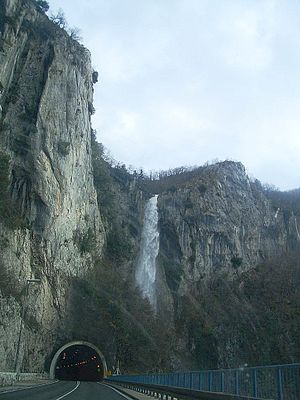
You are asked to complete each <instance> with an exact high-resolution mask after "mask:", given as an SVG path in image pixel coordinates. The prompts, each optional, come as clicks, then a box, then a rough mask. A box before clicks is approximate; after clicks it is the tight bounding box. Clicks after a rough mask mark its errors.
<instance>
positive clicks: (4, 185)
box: [0, 151, 23, 229]
mask: <svg viewBox="0 0 300 400" xmlns="http://www.w3.org/2000/svg"><path fill="white" fill-rule="evenodd" d="M9 188H10V181H9V157H8V156H7V155H6V154H4V153H3V152H1V151H0V220H1V222H3V223H4V224H5V225H6V226H7V227H8V228H10V229H16V228H19V227H22V226H23V220H22V218H21V216H20V214H19V213H18V211H17V209H16V207H15V206H14V204H13V203H12V200H11V196H10V193H9Z"/></svg>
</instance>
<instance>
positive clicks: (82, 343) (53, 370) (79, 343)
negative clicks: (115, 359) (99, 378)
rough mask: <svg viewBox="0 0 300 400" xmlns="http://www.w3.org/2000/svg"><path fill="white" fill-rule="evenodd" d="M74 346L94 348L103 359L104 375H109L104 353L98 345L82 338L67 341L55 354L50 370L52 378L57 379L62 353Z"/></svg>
mask: <svg viewBox="0 0 300 400" xmlns="http://www.w3.org/2000/svg"><path fill="white" fill-rule="evenodd" d="M74 346H84V347H87V348H90V349H92V350H93V351H94V352H95V353H96V354H97V355H98V357H99V359H100V360H101V366H102V370H103V377H105V376H106V375H107V364H106V360H105V357H104V355H103V354H102V352H101V351H100V350H99V348H98V347H97V346H95V345H94V344H92V343H89V342H85V341H82V340H76V341H73V342H69V343H66V344H65V345H63V346H62V347H60V348H59V349H58V350H57V352H56V353H55V354H54V357H53V359H52V361H51V365H50V371H49V375H50V379H55V378H56V367H57V363H58V361H59V359H60V356H61V354H62V353H63V352H64V351H66V350H68V348H70V347H74Z"/></svg>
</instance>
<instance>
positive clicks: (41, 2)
mask: <svg viewBox="0 0 300 400" xmlns="http://www.w3.org/2000/svg"><path fill="white" fill-rule="evenodd" d="M35 4H36V5H37V6H38V8H39V10H40V11H42V12H44V13H46V12H47V11H48V10H49V3H48V1H46V0H35Z"/></svg>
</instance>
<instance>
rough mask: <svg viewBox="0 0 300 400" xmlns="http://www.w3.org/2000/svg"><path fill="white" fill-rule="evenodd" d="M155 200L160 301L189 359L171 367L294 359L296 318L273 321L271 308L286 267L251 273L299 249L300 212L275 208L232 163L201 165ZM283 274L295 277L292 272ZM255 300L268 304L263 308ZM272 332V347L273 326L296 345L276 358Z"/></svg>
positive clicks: (274, 306)
mask: <svg viewBox="0 0 300 400" xmlns="http://www.w3.org/2000/svg"><path fill="white" fill-rule="evenodd" d="M158 204H159V215H160V220H159V225H160V254H159V265H160V270H161V281H160V282H158V285H159V286H160V287H162V288H163V290H162V291H161V294H160V297H161V303H162V307H163V308H165V310H167V311H169V312H171V314H173V318H174V320H175V324H176V326H177V334H178V344H177V351H178V352H181V353H182V354H185V355H186V364H182V362H184V361H183V360H184V358H182V357H181V361H180V363H179V364H178V363H177V364H175V365H176V366H177V367H178V368H182V367H183V365H184V366H186V367H187V368H190V366H191V364H192V363H193V361H192V358H193V357H194V360H195V358H196V359H197V364H195V365H194V368H197V367H198V368H199V365H201V366H202V368H208V367H211V368H214V367H216V365H219V366H223V367H226V366H237V365H241V364H239V363H243V362H249V359H250V360H254V361H253V362H254V363H257V362H261V363H263V362H264V363H267V362H270V360H271V357H273V359H274V360H275V361H274V362H278V361H279V360H283V359H286V360H287V362H288V361H289V360H292V359H293V358H292V357H293V354H295V353H296V352H297V351H298V350H296V349H297V348H298V347H299V345H300V343H298V344H296V345H295V343H297V340H296V339H295V336H294V327H293V318H291V319H289V318H287V319H286V320H285V318H284V317H282V320H280V318H281V317H278V320H277V323H274V322H273V319H275V316H272V317H271V315H272V312H270V310H273V309H274V310H277V309H278V315H279V314H280V313H281V312H282V311H281V310H280V309H279V308H278V306H277V304H276V296H277V294H276V291H277V290H278V291H280V289H279V284H278V282H280V274H282V270H283V269H284V268H283V264H282V267H280V268H279V267H278V266H277V267H274V270H273V271H272V270H268V268H267V267H265V269H266V271H265V272H261V271H259V270H258V272H256V271H257V266H258V265H259V264H262V263H267V262H270V261H268V260H273V261H274V260H276V259H278V260H280V257H282V256H283V255H286V254H289V253H290V254H291V253H292V252H293V251H295V250H296V249H298V251H299V248H300V242H299V237H298V232H297V230H298V229H297V227H298V226H299V220H298V219H297V217H296V216H295V215H293V213H286V212H283V210H281V209H277V208H275V207H274V206H272V203H271V201H270V200H269V199H268V198H267V197H266V196H265V194H264V192H263V190H262V188H261V185H260V184H259V183H258V182H251V181H250V180H249V178H248V176H247V174H246V172H245V169H244V167H243V166H242V164H240V163H235V162H224V163H219V164H215V165H211V166H208V167H204V168H203V169H202V170H201V171H199V174H198V175H197V176H194V177H192V178H191V179H189V180H187V181H186V182H184V183H183V184H181V185H178V187H177V188H176V190H169V191H165V192H164V193H162V194H160V196H159V198H158ZM279 264H280V261H279ZM271 265H272V263H271ZM262 271H264V270H262ZM287 271H289V272H287V273H289V274H292V273H294V274H295V278H294V279H298V278H297V269H296V270H295V271H296V272H295V271H294V270H293V272H291V270H290V269H288V268H287ZM264 274H265V275H264ZM268 274H269V275H268ZM260 275H261V280H260V279H259V276H260ZM272 276H274V278H273V277H272ZM275 278H276V279H275ZM263 280H265V281H266V282H264V281H263ZM273 281H276V284H275V283H274V282H273ZM245 282H246V283H245ZM261 282H264V283H261ZM270 282H273V283H272V285H271V284H270ZM260 285H262V286H263V285H265V286H263V287H262V288H261V287H260ZM276 285H277V286H276ZM268 286H270V289H269V290H270V292H269V293H267V294H266V293H265V291H266V289H264V288H267V287H268ZM166 288H167V289H168V292H169V295H168V293H166ZM253 288H254V289H253ZM255 288H256V289H255ZM294 290H295V289H294V288H293V289H291V291H294ZM260 292H262V293H263V294H261V293H260ZM249 293H251V295H250V294H249ZM259 293H260V294H259ZM170 294H171V295H172V298H173V302H172V304H170ZM249 296H251V297H249ZM259 297H260V298H261V301H265V302H266V304H265V306H264V310H263V311H262V309H263V308H262V307H260V306H259V302H260V300H259ZM263 298H264V300H262V299H263ZM164 299H167V300H166V301H165V302H164ZM293 301H294V300H290V304H293ZM172 310H173V311H172ZM298 311H299V310H298ZM298 311H297V312H298ZM286 312H287V313H289V312H290V311H286ZM275 314H276V311H275ZM283 315H284V314H283ZM272 318H273V319H272ZM266 321H268V322H266ZM262 327H263V328H262ZM273 329H274V337H276V339H274V343H276V345H275V344H274V343H273V346H276V349H277V348H283V347H284V340H281V339H280V336H279V333H278V332H277V331H276V329H278V331H280V332H289V333H287V334H286V336H290V338H292V339H285V341H286V340H288V342H289V343H290V344H289V346H290V348H293V349H294V350H289V351H286V353H285V354H284V352H282V353H281V356H278V358H277V359H276V358H275V356H274V354H275V353H276V354H277V350H274V348H273V349H272V348H271V349H270V347H272V345H271V346H270V344H269V343H270V341H269V340H268V339H267V338H268V337H269V335H270V332H271V331H272V330H273ZM246 338H247V339H246ZM293 338H294V339H295V340H294V339H293ZM262 343H264V344H262ZM251 346H252V347H251ZM260 346H261V347H260ZM293 346H295V347H293ZM297 346H298V347H297ZM266 349H268V350H266ZM268 351H269V353H268V354H266V353H267V352H268ZM264 352H266V353H264ZM293 352H294V353H293ZM263 354H264V356H263ZM192 355H193V357H192ZM209 355H210V356H211V359H207V357H208V356H209ZM189 356H191V357H190V358H189ZM263 357H265V359H263Z"/></svg>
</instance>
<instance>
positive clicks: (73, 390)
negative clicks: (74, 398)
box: [56, 381, 80, 400]
mask: <svg viewBox="0 0 300 400" xmlns="http://www.w3.org/2000/svg"><path fill="white" fill-rule="evenodd" d="M79 385H80V382H79V381H77V384H76V386H75V387H74V389H72V390H71V391H70V392H68V393H66V394H64V395H63V396H61V397H58V398H57V399H56V400H61V399H63V398H64V397H67V396H69V394H71V393H73V392H75V390H76V389H77V388H78V387H79Z"/></svg>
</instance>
